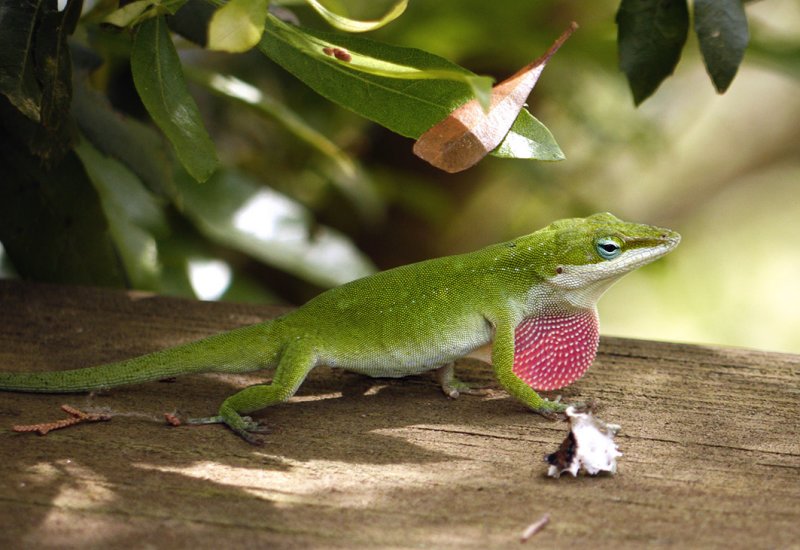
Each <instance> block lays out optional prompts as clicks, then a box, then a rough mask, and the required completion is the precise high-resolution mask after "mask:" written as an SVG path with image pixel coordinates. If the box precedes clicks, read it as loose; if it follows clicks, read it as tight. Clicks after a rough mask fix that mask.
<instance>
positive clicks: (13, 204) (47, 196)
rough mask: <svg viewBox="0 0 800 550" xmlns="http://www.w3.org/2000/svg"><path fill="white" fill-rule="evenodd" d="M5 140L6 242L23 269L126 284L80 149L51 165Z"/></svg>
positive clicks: (39, 276) (70, 279) (0, 183)
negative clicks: (46, 167) (43, 162)
mask: <svg viewBox="0 0 800 550" xmlns="http://www.w3.org/2000/svg"><path fill="white" fill-rule="evenodd" d="M0 134H2V132H1V131H0ZM0 141H2V143H3V147H0V165H2V166H3V177H2V178H0V241H2V242H3V245H4V247H5V249H6V252H7V253H8V256H9V258H10V259H11V261H12V263H13V264H14V267H15V268H16V269H17V271H18V272H19V274H20V275H21V276H23V277H27V278H31V279H35V280H39V281H53V282H62V283H80V284H94V285H106V286H122V285H124V284H125V275H124V272H123V270H122V269H121V265H120V263H119V261H118V258H117V255H116V251H115V249H114V246H113V243H112V241H111V236H110V234H109V231H108V226H107V224H106V219H105V215H104V214H103V210H102V208H101V206H100V199H99V197H98V196H97V192H96V191H95V190H94V187H93V186H92V184H91V182H90V181H89V178H88V176H87V175H86V172H85V170H84V169H83V166H82V164H81V162H80V160H79V159H78V157H77V156H76V155H75V153H73V152H70V153H68V154H67V155H66V156H65V157H64V158H63V159H62V160H60V161H59V162H58V163H57V164H55V165H54V166H53V167H52V169H45V168H42V166H41V163H40V162H39V161H38V159H37V158H36V157H34V156H32V155H30V154H29V153H27V152H26V151H24V150H22V149H19V148H16V147H15V146H14V142H13V141H11V140H8V138H7V136H4V135H0Z"/></svg>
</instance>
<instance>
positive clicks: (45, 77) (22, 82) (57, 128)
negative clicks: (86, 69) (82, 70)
mask: <svg viewBox="0 0 800 550" xmlns="http://www.w3.org/2000/svg"><path fill="white" fill-rule="evenodd" d="M34 6H35V9H32V10H28V11H26V10H24V9H21V8H20V6H18V5H16V4H15V5H11V4H10V3H8V5H7V3H3V4H1V5H0V37H2V38H3V39H4V40H5V39H6V38H8V39H9V40H11V41H12V43H10V44H5V43H4V44H3V47H2V48H0V52H1V53H0V91H2V93H3V94H4V95H5V96H6V97H7V98H8V99H9V101H10V102H11V104H12V105H14V106H15V107H16V109H17V110H18V112H19V113H22V114H23V115H24V116H25V117H27V118H23V119H21V120H18V119H16V117H15V116H14V115H13V113H9V112H7V114H6V115H5V116H4V118H5V119H6V120H5V124H6V125H7V126H9V127H10V128H11V129H13V134H14V138H15V139H17V140H18V141H21V142H23V143H25V144H26V145H27V146H28V148H29V149H30V150H31V151H32V152H33V153H34V154H36V155H37V156H39V157H40V158H41V159H42V160H43V161H45V162H48V163H51V162H57V161H58V160H59V159H61V157H63V155H64V154H66V152H67V151H68V150H69V149H70V147H71V145H72V138H73V134H72V124H71V119H70V116H69V104H70V101H71V98H72V63H71V60H70V52H69V47H68V46H67V37H68V36H69V35H70V34H71V33H72V32H73V31H74V29H75V25H76V23H77V21H78V17H79V16H80V11H81V2H80V1H79V0H78V1H74V2H70V3H68V4H67V6H66V8H65V9H64V11H62V12H59V11H58V10H57V9H56V6H55V3H42V4H38V5H34ZM22 15H24V16H26V17H29V18H31V19H30V20H29V21H23V20H20V18H21V16H22ZM26 24H29V25H30V26H26ZM14 25H16V26H18V27H19V28H21V29H24V31H25V33H26V34H25V36H20V35H19V34H18V33H17V32H16V31H15V29H14V28H12V27H13V26H14ZM20 40H24V43H20ZM17 71H19V72H17Z"/></svg>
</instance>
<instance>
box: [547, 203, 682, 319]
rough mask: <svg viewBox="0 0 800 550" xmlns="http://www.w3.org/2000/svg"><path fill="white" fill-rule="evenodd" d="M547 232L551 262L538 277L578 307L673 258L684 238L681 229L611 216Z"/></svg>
mask: <svg viewBox="0 0 800 550" xmlns="http://www.w3.org/2000/svg"><path fill="white" fill-rule="evenodd" d="M542 232H543V233H545V234H547V235H549V238H546V239H542V240H541V241H540V243H541V244H542V245H543V246H544V248H545V250H544V251H543V252H544V254H543V256H544V258H546V261H544V262H541V263H540V271H539V273H538V274H539V276H540V277H542V279H544V280H545V281H547V282H549V283H550V284H551V285H552V286H554V287H556V288H557V289H562V290H563V291H565V298H567V299H568V300H569V301H570V302H572V303H573V305H575V306H578V307H593V306H594V304H595V303H596V302H597V299H598V298H600V296H601V295H602V294H603V292H605V291H606V290H607V289H608V288H609V287H610V286H611V285H612V284H614V283H615V282H616V281H617V280H619V279H620V278H621V277H622V276H623V275H625V274H627V273H630V272H631V271H633V270H635V269H636V268H638V267H641V266H643V265H645V264H648V263H650V262H652V261H654V260H656V259H658V258H660V257H661V256H663V255H665V254H667V253H668V252H669V251H671V250H672V249H673V248H675V247H676V246H678V243H679V242H680V240H681V237H680V235H679V234H678V233H676V232H675V231H671V230H669V229H664V228H661V227H655V226H652V225H644V224H638V223H629V222H624V221H622V220H620V219H618V218H616V217H615V216H613V215H611V214H608V213H602V214H594V215H592V216H589V217H587V218H570V219H565V220H559V221H556V222H553V223H552V224H550V225H549V226H547V227H545V228H544V229H543V230H542ZM540 252H542V251H541V249H540ZM540 257H541V256H540Z"/></svg>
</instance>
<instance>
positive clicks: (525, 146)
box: [491, 109, 566, 161]
mask: <svg viewBox="0 0 800 550" xmlns="http://www.w3.org/2000/svg"><path fill="white" fill-rule="evenodd" d="M491 154H492V155H494V156H496V157H501V158H511V159H536V160H549V161H558V160H564V159H565V158H566V157H565V156H564V152H563V151H562V150H561V147H559V146H558V143H557V142H556V139H555V138H554V137H553V134H552V133H551V132H550V130H548V129H547V126H545V125H544V124H542V123H541V122H539V120H538V119H537V118H536V117H534V116H533V115H532V114H530V113H529V112H528V111H526V110H525V109H523V110H522V111H520V114H519V116H518V117H517V120H515V121H514V124H513V125H512V126H511V130H510V131H509V132H508V134H506V137H505V139H504V140H503V141H502V142H501V143H500V145H499V146H498V147H497V149H495V150H494V151H492V153H491Z"/></svg>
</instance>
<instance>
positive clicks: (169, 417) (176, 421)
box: [164, 412, 183, 426]
mask: <svg viewBox="0 0 800 550" xmlns="http://www.w3.org/2000/svg"><path fill="white" fill-rule="evenodd" d="M164 420H166V421H167V424H169V425H170V426H182V425H183V421H182V420H181V419H180V417H179V416H178V414H177V413H174V412H169V413H164Z"/></svg>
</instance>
